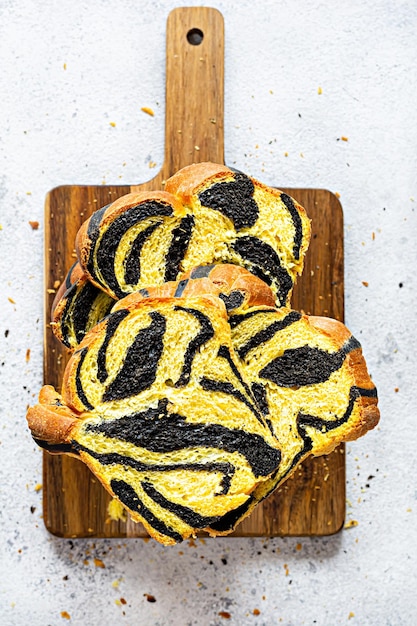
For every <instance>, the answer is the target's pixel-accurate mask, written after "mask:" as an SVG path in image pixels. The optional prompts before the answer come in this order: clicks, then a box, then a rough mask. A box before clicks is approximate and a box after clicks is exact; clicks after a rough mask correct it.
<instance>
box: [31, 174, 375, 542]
mask: <svg viewBox="0 0 417 626" xmlns="http://www.w3.org/2000/svg"><path fill="white" fill-rule="evenodd" d="M309 239H310V222H309V219H308V217H307V215H306V213H305V211H304V209H303V208H302V207H300V206H299V205H298V204H297V203H296V202H295V201H294V200H292V199H291V198H289V196H287V195H286V194H283V193H282V192H280V191H277V190H275V189H272V188H269V187H266V186H265V185H263V184H262V183H260V182H259V181H256V180H255V179H252V178H250V177H248V176H246V175H244V174H242V173H241V172H236V171H234V170H232V169H230V168H227V167H225V166H223V165H217V164H213V163H202V164H197V165H192V166H189V167H186V168H184V169H182V170H180V171H179V172H178V173H177V174H175V175H174V176H172V177H171V178H170V179H168V181H167V182H166V185H165V190H164V191H158V192H141V193H133V194H128V195H126V196H123V197H121V198H119V199H118V200H116V201H115V202H113V203H112V204H110V205H108V206H106V207H103V208H102V209H100V210H99V211H96V212H95V213H94V214H93V215H92V216H91V217H90V218H89V219H88V220H87V221H86V222H85V223H84V224H83V225H82V227H81V228H80V230H79V231H78V234H77V239H76V251H77V255H78V262H77V263H76V264H75V265H74V266H73V267H72V268H71V269H70V271H69V273H68V276H67V278H66V279H65V281H64V283H63V284H62V285H61V287H60V289H59V291H58V293H57V295H56V297H55V300H54V304H53V307H52V324H51V325H52V329H53V331H54V333H55V335H56V337H57V338H58V339H59V340H60V341H61V342H63V343H64V344H65V345H66V346H67V347H68V348H69V349H70V351H72V356H71V358H70V360H69V362H68V365H67V367H66V369H65V373H64V378H63V382H62V389H61V393H58V392H57V391H56V390H55V389H53V388H52V387H50V386H48V385H46V386H44V387H43V388H42V390H41V392H40V395H39V403H38V404H37V405H35V406H33V407H30V408H29V410H28V413H27V419H28V424H29V428H30V430H31V432H32V436H33V438H34V440H35V441H36V442H37V443H38V445H39V446H41V447H42V448H44V449H46V450H47V451H48V452H50V453H51V454H70V455H73V456H76V457H77V458H79V459H80V460H81V461H83V462H84V463H85V464H86V465H87V466H88V467H89V468H90V469H91V471H92V472H93V473H94V474H95V475H96V476H97V478H98V479H99V480H100V481H101V482H102V484H103V485H104V487H105V488H106V489H107V491H108V492H109V493H110V494H111V495H112V496H113V498H115V501H117V502H119V503H120V505H121V506H123V507H124V508H125V509H126V510H127V511H128V512H129V514H130V516H131V518H132V519H133V520H134V521H140V522H142V523H143V524H144V526H145V528H146V529H147V531H148V532H149V534H150V535H151V536H152V537H154V538H155V539H156V540H157V541H159V542H161V543H162V544H165V545H171V544H174V543H177V542H179V541H182V540H183V539H185V538H187V537H190V536H195V535H196V533H199V532H201V531H205V532H207V533H209V534H210V535H212V536H216V535H226V534H229V533H231V532H232V531H233V530H234V529H235V528H236V526H237V524H238V523H240V522H241V521H242V520H243V519H244V518H245V517H246V516H247V515H249V514H250V513H251V512H252V511H253V509H254V508H255V506H256V505H257V504H258V503H259V502H261V501H262V500H263V499H264V498H266V497H267V496H268V495H269V494H270V493H272V492H273V491H274V490H275V489H276V488H277V487H278V486H279V485H281V484H282V482H283V481H284V480H286V479H287V478H288V476H290V475H291V473H292V472H293V471H294V469H295V468H296V467H297V466H298V465H299V464H300V463H301V462H302V461H303V460H304V459H305V458H306V457H307V456H309V455H317V456H318V455H322V454H328V453H329V452H331V451H332V450H333V449H334V448H335V446H337V445H338V444H339V443H341V442H343V441H350V440H353V439H356V438H357V437H359V436H361V435H363V434H365V433H366V432H367V431H368V430H369V429H371V428H374V427H375V426H376V424H377V423H378V420H379V410H378V407H377V392H376V388H375V385H374V384H373V382H372V380H371V377H370V376H369V373H368V371H367V366H366V363H365V360H364V357H363V355H362V350H361V346H360V344H359V342H358V341H357V340H356V339H354V338H353V337H352V335H351V333H350V331H349V330H348V329H347V328H346V326H344V324H342V323H341V322H338V321H336V320H332V319H330V318H324V317H314V316H307V315H304V314H302V313H301V312H298V311H294V310H293V309H292V308H291V306H290V298H291V293H292V289H293V286H294V283H295V280H296V277H297V275H298V274H300V273H301V271H302V268H303V262H304V256H305V253H306V250H307V247H308V243H309Z"/></svg>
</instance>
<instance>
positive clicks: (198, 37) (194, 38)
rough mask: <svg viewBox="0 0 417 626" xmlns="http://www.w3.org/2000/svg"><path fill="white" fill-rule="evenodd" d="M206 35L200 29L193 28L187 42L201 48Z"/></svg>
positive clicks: (188, 34)
mask: <svg viewBox="0 0 417 626" xmlns="http://www.w3.org/2000/svg"><path fill="white" fill-rule="evenodd" d="M203 38H204V33H203V31H202V30H200V29H199V28H191V29H190V30H189V31H188V33H187V41H188V43H190V44H191V45H192V46H199V45H200V44H201V42H202V41H203Z"/></svg>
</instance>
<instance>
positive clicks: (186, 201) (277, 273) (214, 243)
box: [76, 163, 310, 306]
mask: <svg viewBox="0 0 417 626" xmlns="http://www.w3.org/2000/svg"><path fill="white" fill-rule="evenodd" d="M309 241H310V221H309V219H308V217H307V215H306V212H305V210H304V209H303V208H302V207H301V206H300V205H299V204H298V203H297V202H296V201H295V200H294V199H292V198H290V197H289V196H288V195H287V194H284V193H282V192H280V191H278V190H276V189H274V188H271V187H267V186H266V185H264V184H262V183H261V182H259V181H257V180H255V179H253V178H250V177H249V176H246V175H245V174H243V173H241V172H236V171H234V170H232V169H230V168H228V167H226V166H223V165H217V164H213V163H199V164H195V165H190V166H188V167H185V168H183V169H182V170H180V171H179V172H177V173H176V174H175V175H174V176H172V177H171V178H169V179H168V180H167V181H166V184H165V190H164V191H160V192H141V193H136V194H135V193H133V194H127V195H126V196H123V197H121V198H119V199H118V200H116V201H115V202H113V203H112V204H111V205H108V206H106V207H103V208H102V209H100V210H98V211H96V212H95V213H94V214H93V215H92V216H91V217H90V218H89V219H88V220H87V221H86V222H85V223H84V224H83V225H82V227H81V228H80V230H79V232H78V234H77V238H76V251H77V255H78V260H79V262H80V265H81V267H82V269H83V271H84V272H85V273H86V274H87V275H88V276H89V278H90V280H91V281H92V282H93V283H94V284H96V285H97V286H98V287H100V288H101V289H103V290H104V291H106V293H108V295H110V296H111V297H113V298H122V297H124V296H125V295H128V294H129V293H132V292H135V291H138V290H139V289H142V288H146V287H147V286H149V285H152V286H160V285H162V284H163V283H165V282H170V281H175V280H178V279H180V278H182V277H183V274H184V273H186V272H189V271H191V270H192V268H193V267H195V266H198V265H209V264H219V263H232V264H235V265H239V266H242V267H244V268H246V269H247V270H249V271H250V272H251V273H252V274H254V275H256V276H258V277H259V278H261V279H262V280H263V281H264V282H266V283H267V284H268V285H270V287H271V289H272V291H273V292H274V296H275V300H276V304H277V306H283V305H288V304H289V301H290V297H291V293H292V289H293V286H294V282H295V280H296V277H297V275H298V274H300V273H301V271H302V268H303V262H304V256H305V253H306V251H307V248H308V244H309Z"/></svg>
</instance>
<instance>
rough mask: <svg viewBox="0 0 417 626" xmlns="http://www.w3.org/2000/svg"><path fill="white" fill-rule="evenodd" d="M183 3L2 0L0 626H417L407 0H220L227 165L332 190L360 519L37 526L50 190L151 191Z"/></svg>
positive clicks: (413, 61) (416, 81) (416, 270)
mask: <svg viewBox="0 0 417 626" xmlns="http://www.w3.org/2000/svg"><path fill="white" fill-rule="evenodd" d="M194 4H205V3H204V2H199V3H196V2H193V1H191V0H190V1H189V2H188V3H186V4H185V5H186V6H187V5H188V6H191V5H194ZM175 6H181V5H178V4H176V3H174V2H171V1H168V0H167V1H157V0H153V1H140V0H137V1H136V2H135V1H133V0H120V1H116V0H112V1H110V0H89V2H80V1H78V0H61V1H60V2H54V1H53V0H43V1H42V2H36V1H35V0H32V1H31V0H21V1H17V0H0V47H1V61H0V66H1V69H0V81H1V84H0V112H1V116H0V128H1V133H0V198H1V200H0V202H1V209H0V210H1V214H0V224H1V230H0V281H1V287H0V383H1V395H0V455H1V457H0V472H1V477H0V499H1V505H0V623H1V624H2V625H3V624H4V625H5V626H11V625H19V626H20V625H26V624H29V623H30V624H33V626H46V625H53V626H55V625H56V624H64V623H70V624H74V625H77V626H78V625H82V626H84V625H87V626H95V625H100V626H107V625H110V624H129V625H131V626H153V625H154V626H156V625H160V626H168V625H175V626H176V625H179V626H182V625H184V626H187V625H197V626H200V625H201V626H213V625H217V624H227V623H230V624H236V625H238V626H244V625H246V624H248V625H249V624H257V625H261V624H262V625H267V626H269V625H274V624H284V625H287V626H299V625H314V624H316V625H318V626H338V625H341V624H349V625H352V626H354V625H357V626H414V625H415V624H417V600H416V588H417V571H416V570H417V523H416V521H417V479H416V467H417V451H416V450H417V434H416V431H417V416H416V410H415V387H416V383H415V365H416V364H415V354H416V330H415V324H416V308H417V297H416V292H417V290H416V287H417V284H416V283H417V281H416V274H417V264H416V261H417V242H416V235H417V228H416V227H417V224H416V210H415V208H416V204H417V105H416V102H417V72H416V66H417V37H416V32H417V3H416V1H415V0H414V1H411V2H406V1H401V0H399V1H395V0H391V1H389V0H368V1H367V2H366V3H364V2H363V1H362V0H350V2H345V3H336V2H333V1H332V0H324V1H319V0H292V1H290V0H264V1H260V2H256V3H255V2H253V0H239V1H238V0H227V1H226V0H225V1H219V2H213V3H212V4H211V5H209V6H214V7H216V8H218V9H219V10H220V11H221V12H222V14H223V16H224V19H225V34H226V58H225V73H226V81H225V91H226V93H225V145H226V162H227V163H228V164H229V165H232V166H235V167H238V168H239V169H241V170H243V171H245V172H247V173H249V174H252V175H254V176H255V177H257V178H259V179H260V180H262V181H264V182H266V183H268V184H273V185H275V186H288V187H291V186H292V187H297V186H298V187H322V188H327V189H330V190H331V191H333V192H338V193H339V194H340V200H341V203H342V206H343V209H344V218H345V259H346V277H345V285H346V323H347V325H348V326H349V327H350V329H351V330H352V332H353V333H354V335H356V336H357V337H358V339H359V340H360V341H361V342H362V344H363V347H364V352H365V356H366V358H367V362H368V366H369V369H370V371H371V374H372V376H373V378H374V380H375V382H376V384H377V386H378V390H379V396H380V408H381V414H382V419H381V423H380V426H379V427H378V428H377V429H376V430H375V431H373V432H371V433H369V434H368V435H367V436H366V437H364V438H363V439H361V440H359V441H357V442H355V443H352V444H349V445H348V447H347V451H348V452H347V480H348V483H347V496H348V499H347V516H346V519H347V520H356V521H357V522H358V525H357V526H354V527H353V528H350V529H346V530H344V531H342V532H341V533H339V534H338V535H336V536H334V537H330V538H294V539H288V538H286V539H281V538H276V539H269V540H268V539H261V538H259V539H253V540H248V539H231V538H224V539H216V540H208V541H206V542H203V541H196V543H195V545H189V544H188V543H186V544H185V545H182V546H178V547H174V548H169V549H167V548H163V547H161V546H159V545H158V544H156V543H155V542H151V541H150V542H144V541H142V540H128V541H118V540H111V541H105V540H97V541H90V540H88V541H87V540H74V541H69V540H65V539H58V538H56V537H53V536H50V535H49V534H48V533H47V531H46V530H45V528H44V526H43V522H42V519H41V500H42V491H37V490H36V485H38V484H40V483H41V482H42V474H41V469H42V468H41V453H40V451H39V450H38V449H37V448H36V446H35V445H34V444H33V442H32V440H31V437H30V435H29V433H28V431H27V429H26V422H25V412H26V407H27V405H28V404H29V403H33V402H34V400H35V397H36V395H37V393H38V391H39V389H40V386H41V384H42V319H43V311H42V290H43V234H44V223H43V203H44V198H45V195H46V193H47V192H48V191H49V190H50V189H51V188H52V187H54V186H57V185H62V184H65V183H75V184H82V183H86V184H93V183H94V184H97V183H101V182H103V183H107V184H113V183H119V182H122V183H126V184H128V183H141V182H144V181H145V180H148V179H149V178H151V177H153V175H154V174H155V173H156V171H157V169H159V167H160V166H161V163H162V159H163V135H164V71H165V24H166V18H167V15H168V13H169V11H170V10H171V9H172V8H174V7H175ZM319 87H321V89H322V93H321V94H319V93H318V92H319ZM142 106H149V107H151V108H153V109H154V111H155V116H154V117H150V116H148V115H146V114H144V113H143V112H142V111H141V107H142ZM110 122H115V123H116V126H112V125H111V124H110ZM342 136H344V137H346V138H347V139H348V141H342V140H341V137H342ZM286 153H288V156H286V155H285V154H286ZM152 161H154V162H156V164H157V166H156V169H152V168H150V164H151V162H152ZM29 221H38V222H39V224H40V227H39V229H38V230H33V229H32V228H31V226H30V225H29ZM364 283H366V284H367V286H366V285H365V284H364ZM28 349H30V359H29V361H27V357H26V355H27V350H28ZM95 559H100V560H101V561H95ZM100 562H101V563H102V564H104V566H105V567H99V566H98V564H100ZM146 594H152V595H153V596H154V597H155V599H156V602H153V603H151V602H149V601H147V596H146ZM254 609H257V610H258V611H259V614H254ZM222 611H227V612H229V613H230V615H231V618H230V619H229V620H227V619H225V618H224V617H221V616H220V615H219V613H220V612H222ZM64 612H66V613H64ZM255 613H257V611H255Z"/></svg>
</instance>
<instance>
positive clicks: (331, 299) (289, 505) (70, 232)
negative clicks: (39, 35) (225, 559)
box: [43, 7, 345, 537]
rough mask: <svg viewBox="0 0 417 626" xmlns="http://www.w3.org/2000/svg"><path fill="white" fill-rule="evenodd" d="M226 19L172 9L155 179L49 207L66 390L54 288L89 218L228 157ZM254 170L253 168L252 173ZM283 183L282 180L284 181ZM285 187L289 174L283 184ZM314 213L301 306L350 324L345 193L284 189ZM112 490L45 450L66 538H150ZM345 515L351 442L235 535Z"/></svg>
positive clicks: (49, 357) (292, 530)
mask: <svg viewBox="0 0 417 626" xmlns="http://www.w3.org/2000/svg"><path fill="white" fill-rule="evenodd" d="M223 83H224V25H223V18H222V15H221V14H220V13H219V12H218V11H217V10H215V9H209V8H202V7H195V8H179V9H175V10H174V11H172V12H171V13H170V15H169V17H168V21H167V43H166V122H165V157H164V164H163V167H162V169H161V171H160V172H159V173H158V174H157V176H156V177H155V178H153V179H152V180H150V181H148V182H146V183H144V184H140V185H138V184H135V185H107V186H103V185H84V186H80V185H66V186H61V187H56V188H55V189H53V190H52V191H50V193H49V194H48V195H47V198H46V206H45V272H46V275H45V317H46V319H45V343H44V382H45V384H51V385H54V386H55V387H56V388H57V389H58V390H59V389H60V387H61V381H62V376H63V372H64V368H65V364H66V362H67V360H68V354H67V353H66V351H65V349H63V348H62V347H61V346H60V344H59V342H58V341H57V340H56V339H55V337H54V336H53V335H52V333H51V329H50V325H49V321H50V320H49V312H50V309H51V305H52V301H53V297H54V289H56V285H57V283H58V281H59V282H61V281H62V280H63V279H64V277H65V275H66V273H67V271H68V269H69V267H70V266H71V265H72V263H73V262H74V260H75V253H74V241H75V235H76V232H77V230H78V228H79V227H80V225H81V224H82V222H83V221H85V220H86V219H87V218H88V217H89V215H90V214H91V213H92V212H93V211H94V210H96V209H98V208H99V207H101V206H104V205H106V204H108V203H109V202H111V201H113V200H115V199H116V198H117V197H119V196H121V195H124V194H126V193H130V192H131V191H138V190H151V189H161V188H162V187H163V181H164V180H165V179H166V178H168V177H169V176H170V175H171V174H173V173H174V172H175V171H177V170H178V169H180V168H181V167H184V166H185V165H189V164H191V163H193V162H199V161H213V162H218V163H223V162H224V134H223V100H224V99H223V93H224V87H223ZM248 173H249V174H250V172H248ZM274 184H275V181H274ZM275 186H276V187H278V188H281V187H280V181H279V180H277V181H276V185H275ZM283 191H285V192H286V193H288V194H289V195H291V196H293V197H294V198H295V199H296V200H298V202H300V203H301V204H302V205H303V206H304V207H305V208H306V210H307V213H308V214H309V216H310V217H311V219H312V228H313V235H312V241H311V246H310V249H309V252H308V254H307V259H306V263H305V269H304V272H303V276H302V278H301V279H300V280H299V282H298V284H297V287H296V289H295V292H294V295H293V299H292V306H293V308H295V309H298V310H303V311H305V312H306V313H311V314H315V315H327V316H329V317H334V318H336V319H339V320H341V321H343V310H344V289H343V215H342V209H341V206H340V203H339V201H338V199H337V198H336V196H335V195H333V194H332V193H330V192H329V191H326V190H323V189H283ZM109 500H110V497H109V496H108V495H107V492H105V490H104V489H103V487H102V486H101V485H100V484H99V482H98V481H97V480H96V479H95V478H94V476H93V475H92V474H91V473H90V471H89V470H88V469H87V468H86V466H84V464H83V463H81V462H80V461H78V460H76V459H74V458H70V457H66V456H51V455H49V454H47V453H44V457H43V512H44V522H45V525H46V528H47V529H48V530H49V531H50V532H51V533H53V534H55V535H58V536H61V537H88V536H90V537H146V536H147V533H146V531H145V530H144V528H143V526H142V525H141V524H135V523H133V522H131V521H130V520H128V521H127V522H126V523H124V522H114V521H110V520H109V518H108V512H107V507H108V503H109ZM344 514H345V459H344V446H340V447H339V448H338V449H337V450H336V451H334V452H333V453H332V454H330V455H328V456H326V457H319V458H316V459H308V460H307V461H306V462H304V463H303V464H302V465H301V466H300V468H299V469H298V471H296V473H295V474H294V476H293V477H292V478H290V479H288V480H287V482H286V483H285V484H284V485H283V486H282V487H281V488H280V489H279V490H278V491H276V492H275V493H274V494H273V495H272V496H271V497H270V498H269V499H268V500H266V501H265V502H263V503H262V504H261V505H259V506H258V508H257V509H256V510H255V511H254V513H253V514H252V516H251V517H250V518H249V519H247V520H245V521H244V522H243V523H242V524H241V525H240V526H239V527H238V529H237V530H236V532H235V533H234V535H235V536H241V537H242V536H244V537H248V536H278V535H281V536H283V535H292V536H295V535H297V536H301V535H329V534H332V533H335V532H337V531H338V530H340V529H341V527H342V526H343V522H344Z"/></svg>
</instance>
